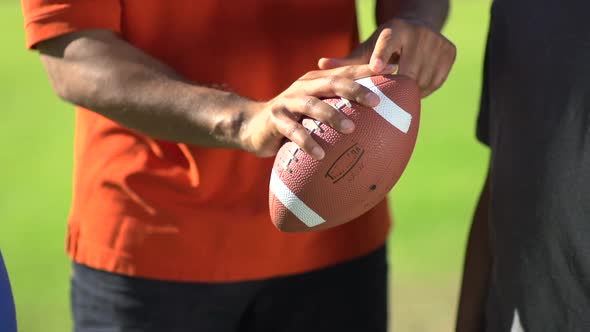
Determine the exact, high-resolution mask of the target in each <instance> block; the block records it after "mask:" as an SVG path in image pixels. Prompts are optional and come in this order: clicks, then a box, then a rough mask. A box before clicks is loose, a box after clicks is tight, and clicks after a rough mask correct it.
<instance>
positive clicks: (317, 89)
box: [289, 75, 379, 107]
mask: <svg viewBox="0 0 590 332" xmlns="http://www.w3.org/2000/svg"><path fill="white" fill-rule="evenodd" d="M290 90H292V91H291V92H290V93H289V95H294V96H300V95H304V96H315V97H342V98H346V99H349V100H352V101H356V102H357V103H359V104H361V105H365V106H369V107H375V106H377V105H379V96H377V94H375V93H374V92H372V91H371V90H369V89H368V88H366V87H364V86H362V85H361V84H359V83H357V82H355V81H354V80H352V79H350V78H347V77H345V76H338V75H329V76H323V77H320V78H317V79H313V80H299V81H297V82H295V83H294V84H293V85H292V86H291V88H290Z"/></svg>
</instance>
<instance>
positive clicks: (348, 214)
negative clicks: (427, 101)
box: [269, 75, 420, 232]
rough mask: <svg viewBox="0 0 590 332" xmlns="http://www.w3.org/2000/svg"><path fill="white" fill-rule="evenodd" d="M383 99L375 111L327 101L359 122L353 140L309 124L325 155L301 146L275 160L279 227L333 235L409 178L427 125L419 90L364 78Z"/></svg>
mask: <svg viewBox="0 0 590 332" xmlns="http://www.w3.org/2000/svg"><path fill="white" fill-rule="evenodd" d="M357 82H358V83H360V84H362V85H364V86H366V87H367V88H369V89H370V90H372V91H373V92H375V93H377V94H378V95H379V97H380V98H381V101H380V103H379V105H378V106H377V107H375V108H370V107H366V106H361V105H359V104H357V103H350V102H349V101H348V100H345V99H341V98H330V99H325V100H324V102H326V103H328V104H330V105H331V106H333V107H334V108H336V109H338V110H339V111H341V112H343V113H344V114H346V115H347V116H348V117H349V118H350V119H351V120H352V121H353V122H354V123H355V130H354V132H353V133H351V134H341V133H339V132H337V131H336V130H334V129H332V128H331V127H329V126H327V125H325V124H323V123H320V122H317V121H314V120H312V119H309V118H306V119H304V120H303V121H302V123H303V125H304V126H305V127H306V128H307V129H308V130H309V131H310V133H311V135H312V136H313V137H314V139H315V140H316V141H317V142H318V143H319V144H320V145H321V146H322V148H323V149H324V151H325V152H326V154H325V157H324V158H323V159H322V160H319V161H317V160H314V159H313V158H311V156H309V155H308V154H306V153H305V152H303V151H302V150H301V149H300V148H299V147H298V146H297V145H296V144H295V143H293V142H287V143H285V144H284V145H283V146H282V147H281V149H280V150H279V152H278V153H277V156H276V158H275V162H274V166H273V169H272V173H271V180H270V185H269V207H270V214H271V218H272V221H273V223H274V225H275V226H276V227H277V228H278V229H279V230H281V231H285V232H306V231H314V230H321V229H326V228H330V227H334V226H338V225H341V224H344V223H346V222H349V221H351V220H353V219H355V218H357V217H359V216H361V215H362V214H364V213H365V212H367V211H369V210H370V209H371V208H373V207H374V206H375V205H377V204H378V203H379V202H380V201H381V200H383V199H384V198H385V196H386V195H387V194H388V193H389V191H390V190H391V189H392V188H393V186H394V185H395V184H396V182H397V181H398V180H399V178H400V176H401V175H402V173H403V172H404V170H405V168H406V166H407V164H408V162H409V160H410V157H411V155H412V152H413V150H414V145H415V144H416V138H417V135H418V127H419V124H420V91H419V89H418V86H417V84H416V82H415V81H414V80H412V79H410V78H408V77H406V76H401V75H379V76H372V77H367V78H363V79H360V80H357Z"/></svg>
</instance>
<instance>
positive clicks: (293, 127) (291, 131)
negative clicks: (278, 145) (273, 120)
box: [285, 121, 301, 138]
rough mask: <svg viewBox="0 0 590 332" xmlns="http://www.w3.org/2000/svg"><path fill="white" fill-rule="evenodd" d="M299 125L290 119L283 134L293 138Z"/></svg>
mask: <svg viewBox="0 0 590 332" xmlns="http://www.w3.org/2000/svg"><path fill="white" fill-rule="evenodd" d="M300 126H301V125H300V124H299V123H297V122H294V121H292V122H291V123H290V124H289V125H287V128H286V129H285V136H286V137H288V138H293V137H294V136H295V134H296V133H297V131H299V129H300V128H299V127H300Z"/></svg>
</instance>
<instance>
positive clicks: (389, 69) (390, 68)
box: [383, 64, 397, 74]
mask: <svg viewBox="0 0 590 332" xmlns="http://www.w3.org/2000/svg"><path fill="white" fill-rule="evenodd" d="M396 68H397V65H392V64H389V65H387V66H385V68H384V69H383V72H386V73H388V74H391V73H393V72H394V71H395V69H396Z"/></svg>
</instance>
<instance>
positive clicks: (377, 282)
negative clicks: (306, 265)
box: [71, 247, 388, 332]
mask: <svg viewBox="0 0 590 332" xmlns="http://www.w3.org/2000/svg"><path fill="white" fill-rule="evenodd" d="M73 271H74V273H73V277H72V285H71V297H72V298H71V301H72V302H71V303H72V311H73V318H74V331H76V332H99V331H100V332H123V331H125V332H139V331H141V332H148V331H149V332H152V331H167V332H177V331H178V332H180V331H187V332H188V331H190V332H200V331H207V332H209V331H211V332H230V331H231V332H234V331H235V332H249V331H252V332H254V331H256V332H264V331H269V332H270V331H272V332H280V331H293V332H302V331H305V332H314V331H318V332H328V331H338V332H346V331H354V332H359V331H363V332H385V331H386V330H387V302H388V301H387V297H388V296H387V295H388V287H387V283H388V278H387V259H386V249H385V247H381V248H380V249H378V250H376V251H374V252H372V253H371V254H369V255H367V256H364V257H362V258H358V259H355V260H352V261H348V262H346V263H342V264H339V265H336V266H332V267H328V268H325V269H321V270H316V271H313V272H308V273H304V274H299V275H293V276H288V277H280V278H271V279H266V280H258V281H246V282H232V283H181V282H169V281H157V280H149V279H142V278H134V277H128V276H122V275H117V274H112V273H108V272H103V271H99V270H94V269H91V268H89V267H87V266H84V265H80V264H76V263H74V265H73Z"/></svg>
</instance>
